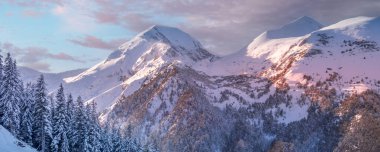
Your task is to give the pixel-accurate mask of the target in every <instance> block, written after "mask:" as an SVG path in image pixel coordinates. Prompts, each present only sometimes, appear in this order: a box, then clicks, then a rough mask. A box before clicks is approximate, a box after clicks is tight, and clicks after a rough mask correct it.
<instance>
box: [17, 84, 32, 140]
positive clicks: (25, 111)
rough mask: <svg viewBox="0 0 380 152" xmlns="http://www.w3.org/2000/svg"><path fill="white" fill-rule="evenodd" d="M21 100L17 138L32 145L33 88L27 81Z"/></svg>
mask: <svg viewBox="0 0 380 152" xmlns="http://www.w3.org/2000/svg"><path fill="white" fill-rule="evenodd" d="M23 94H24V96H23V102H22V104H21V111H22V112H21V118H20V121H21V122H20V131H19V138H20V139H21V140H22V141H24V142H25V143H27V144H29V145H32V122H33V109H34V89H33V85H32V84H31V83H28V84H27V85H26V87H25V89H24V92H23Z"/></svg>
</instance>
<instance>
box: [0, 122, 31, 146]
mask: <svg viewBox="0 0 380 152" xmlns="http://www.w3.org/2000/svg"><path fill="white" fill-rule="evenodd" d="M0 151H2V152H16V151H17V152H36V151H37V150H35V149H33V148H31V147H30V146H29V145H27V144H25V143H24V142H22V141H19V140H17V139H16V138H15V137H14V136H13V135H12V134H11V133H10V132H9V131H8V130H7V129H5V128H4V127H3V126H0Z"/></svg>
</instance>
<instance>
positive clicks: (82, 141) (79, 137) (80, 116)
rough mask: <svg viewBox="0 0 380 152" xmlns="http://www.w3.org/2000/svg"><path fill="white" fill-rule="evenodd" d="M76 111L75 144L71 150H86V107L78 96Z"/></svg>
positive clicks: (82, 151)
mask: <svg viewBox="0 0 380 152" xmlns="http://www.w3.org/2000/svg"><path fill="white" fill-rule="evenodd" d="M76 105H77V108H76V112H75V124H74V127H75V131H76V133H75V134H74V138H73V139H74V141H75V146H74V150H73V151H81V152H84V151H86V148H87V146H88V138H87V136H86V135H87V118H86V109H85V107H84V105H83V101H82V98H81V97H80V96H79V97H78V99H77V101H76Z"/></svg>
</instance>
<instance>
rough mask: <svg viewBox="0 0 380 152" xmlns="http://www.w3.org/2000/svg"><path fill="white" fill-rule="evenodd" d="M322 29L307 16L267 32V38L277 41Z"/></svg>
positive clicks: (320, 25)
mask: <svg viewBox="0 0 380 152" xmlns="http://www.w3.org/2000/svg"><path fill="white" fill-rule="evenodd" d="M322 27H323V25H322V24H320V23H319V22H317V21H316V20H314V19H312V18H310V17H308V16H303V17H300V18H298V19H296V20H294V21H292V22H290V23H288V24H286V25H284V26H282V27H281V28H279V29H275V30H270V31H267V38H270V39H278V38H287V37H299V36H303V35H306V34H309V33H311V32H313V31H316V30H319V29H321V28H322Z"/></svg>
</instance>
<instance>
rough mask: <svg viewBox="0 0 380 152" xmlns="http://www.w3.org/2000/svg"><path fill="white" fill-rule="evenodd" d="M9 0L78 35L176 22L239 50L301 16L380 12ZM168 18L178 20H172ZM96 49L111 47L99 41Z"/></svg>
mask: <svg viewBox="0 0 380 152" xmlns="http://www.w3.org/2000/svg"><path fill="white" fill-rule="evenodd" d="M8 1H10V2H13V3H15V4H17V5H20V6H25V7H40V6H41V5H53V6H54V7H53V9H52V11H51V12H52V13H53V14H55V15H56V16H58V17H60V18H62V20H63V21H64V25H63V27H66V28H69V29H70V30H74V31H76V32H81V33H83V34H92V33H91V29H96V28H97V27H99V25H107V24H112V25H117V26H120V27H123V28H125V29H127V30H129V31H133V32H139V31H141V30H143V29H145V28H147V27H149V26H151V25H152V24H164V25H170V26H177V27H179V28H181V29H183V30H184V31H186V32H188V33H190V34H191V35H193V36H194V37H196V38H198V39H200V40H201V42H202V43H203V44H204V45H205V46H208V47H209V48H210V49H211V50H213V52H214V53H215V52H216V53H218V54H226V53H230V52H233V51H235V50H239V49H240V48H241V47H242V46H244V45H246V44H248V43H249V42H250V41H251V40H253V38H254V37H255V36H257V35H259V34H260V33H261V32H263V31H265V30H269V29H273V28H277V27H280V26H281V25H284V24H285V23H287V22H290V21H292V20H294V19H296V18H298V17H300V16H305V15H306V16H311V17H313V18H316V19H317V20H320V21H321V22H323V23H326V24H331V23H333V22H336V21H339V20H342V19H346V18H349V17H355V16H362V15H366V16H378V15H379V14H380V9H378V8H379V7H380V1H379V0H360V1H358V0H312V1H305V0H265V1H259V0H233V1H231V0H207V1H204V0H191V1H187V0H186V1H185V0H179V1H173V0H156V1H141V0H114V1H113V0H112V1H110V0H42V1H39V0H31V1H28V2H24V1H21V0H8ZM39 2H41V4H39ZM348 8H349V9H348ZM173 19H178V21H176V22H171V20H173ZM78 42H85V41H78ZM78 44H83V45H84V46H92V45H87V43H78ZM85 44H86V45H85ZM96 47H97V48H99V46H96ZM100 48H110V47H109V46H107V45H104V44H102V45H100Z"/></svg>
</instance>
